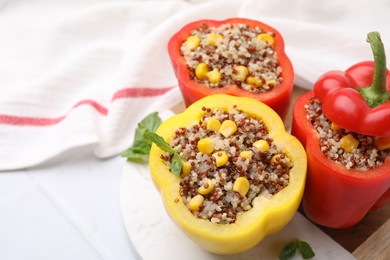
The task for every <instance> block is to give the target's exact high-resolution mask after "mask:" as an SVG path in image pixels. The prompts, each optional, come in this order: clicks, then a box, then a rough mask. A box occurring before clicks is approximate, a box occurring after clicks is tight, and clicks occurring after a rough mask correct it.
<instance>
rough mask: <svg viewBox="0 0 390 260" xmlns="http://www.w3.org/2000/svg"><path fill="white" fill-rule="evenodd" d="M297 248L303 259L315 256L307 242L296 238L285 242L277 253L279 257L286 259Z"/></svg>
mask: <svg viewBox="0 0 390 260" xmlns="http://www.w3.org/2000/svg"><path fill="white" fill-rule="evenodd" d="M297 249H298V251H299V252H300V253H301V255H302V258H303V259H310V258H313V257H314V256H315V253H314V251H313V249H312V248H311V246H310V245H309V243H307V242H305V241H301V240H299V239H298V240H296V241H293V242H290V243H288V244H286V245H285V246H284V247H283V248H282V250H281V251H280V254H279V259H281V260H288V259H290V258H292V257H293V256H294V255H295V251H296V250H297Z"/></svg>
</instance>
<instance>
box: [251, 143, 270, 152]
mask: <svg viewBox="0 0 390 260" xmlns="http://www.w3.org/2000/svg"><path fill="white" fill-rule="evenodd" d="M253 147H255V148H257V150H259V151H260V152H262V153H264V152H266V151H268V150H269V144H268V142H267V141H266V140H257V141H256V142H254V143H253Z"/></svg>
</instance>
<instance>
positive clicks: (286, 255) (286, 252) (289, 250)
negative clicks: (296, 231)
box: [279, 241, 297, 260]
mask: <svg viewBox="0 0 390 260" xmlns="http://www.w3.org/2000/svg"><path fill="white" fill-rule="evenodd" d="M296 250H297V241H294V242H290V243H288V244H286V245H285V246H284V247H283V248H282V251H280V254H279V259H280V260H288V259H290V258H292V257H293V256H294V255H295V251H296Z"/></svg>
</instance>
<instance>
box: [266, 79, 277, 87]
mask: <svg viewBox="0 0 390 260" xmlns="http://www.w3.org/2000/svg"><path fill="white" fill-rule="evenodd" d="M276 83H277V82H276V80H274V79H268V80H266V82H265V84H266V85H268V86H272V87H275V86H276Z"/></svg>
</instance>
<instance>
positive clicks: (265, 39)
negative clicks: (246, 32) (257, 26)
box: [257, 33, 275, 45]
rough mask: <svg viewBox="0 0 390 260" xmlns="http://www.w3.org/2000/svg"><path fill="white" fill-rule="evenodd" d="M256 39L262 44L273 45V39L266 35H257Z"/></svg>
mask: <svg viewBox="0 0 390 260" xmlns="http://www.w3.org/2000/svg"><path fill="white" fill-rule="evenodd" d="M257 39H258V40H259V41H262V42H268V44H269V45H273V44H274V42H275V39H274V37H272V36H271V35H269V34H268V33H260V34H259V35H257Z"/></svg>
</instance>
